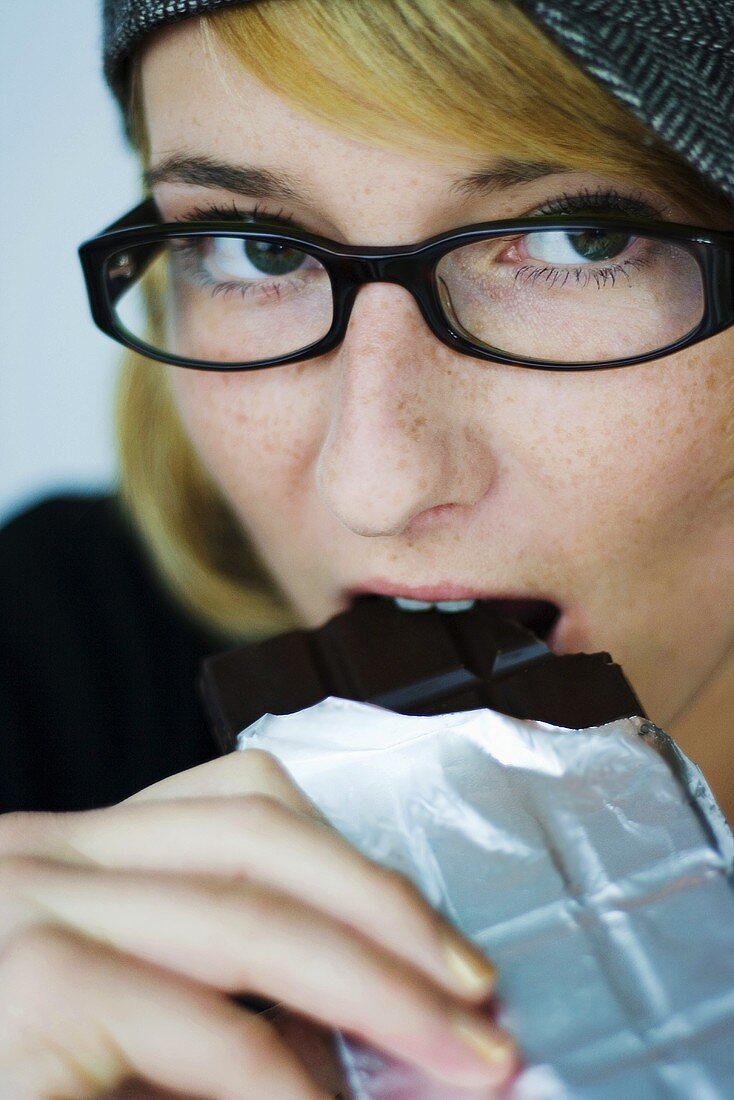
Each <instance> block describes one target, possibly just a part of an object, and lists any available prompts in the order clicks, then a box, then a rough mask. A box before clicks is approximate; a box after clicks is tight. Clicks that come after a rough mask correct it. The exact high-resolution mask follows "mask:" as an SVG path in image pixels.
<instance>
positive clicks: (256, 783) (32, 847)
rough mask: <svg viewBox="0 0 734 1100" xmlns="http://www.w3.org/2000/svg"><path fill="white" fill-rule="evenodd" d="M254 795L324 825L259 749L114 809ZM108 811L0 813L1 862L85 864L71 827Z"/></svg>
mask: <svg viewBox="0 0 734 1100" xmlns="http://www.w3.org/2000/svg"><path fill="white" fill-rule="evenodd" d="M258 794H262V795H269V796H271V797H273V798H276V799H278V801H280V802H282V803H283V805H285V806H289V807H290V808H291V809H293V810H294V811H296V812H297V813H301V814H305V815H306V816H308V817H312V818H313V819H314V820H317V821H321V822H326V819H325V818H324V816H323V814H322V813H321V811H320V810H319V808H318V806H316V805H315V803H313V802H312V801H311V799H310V798H308V796H307V795H306V794H305V793H304V792H303V791H302V790H301V789H300V787H298V786H297V784H296V783H295V782H294V781H293V779H292V778H291V776H290V775H289V774H288V772H287V771H286V769H285V768H284V767H283V765H282V764H281V763H280V761H278V760H276V758H275V757H274V756H272V755H271V754H270V753H267V752H262V751H261V750H260V749H251V750H249V751H248V752H232V753H229V754H228V755H227V756H220V757H218V758H217V759H216V760H209V761H207V762H206V763H205V764H199V765H197V766H196V767H194V768H189V769H188V770H187V771H184V772H179V773H177V774H176V775H171V776H169V777H168V778H167V779H162V780H161V781H160V782H159V783H154V784H153V785H152V786H150V787H145V788H144V789H143V790H142V791H138V792H137V794H134V795H132V796H131V797H130V798H126V799H125V800H124V801H122V802H120V803H118V804H117V805H118V806H121V807H122V806H124V807H128V806H130V805H137V804H139V803H148V802H171V801H177V800H188V799H194V798H213V797H216V798H226V797H235V796H238V795H242V796H247V795H258ZM113 809H116V807H105V808H104V809H102V810H84V811H76V812H67V813H43V812H41V813H7V814H2V815H0V857H2V856H4V855H38V856H49V857H51V858H54V859H69V860H71V861H72V862H80V863H84V862H88V857H86V856H85V855H84V854H83V853H81V852H79V851H77V850H76V849H75V848H74V845H73V840H72V838H71V835H70V831H71V827H73V825H74V824H75V823H76V822H77V820H81V821H83V820H84V819H86V818H87V817H88V816H89V817H90V820H92V818H91V815H95V814H96V815H100V814H108V813H110V811H111V810H113ZM93 820H95V821H96V820H97V818H94V819H93ZM327 824H328V823H327Z"/></svg>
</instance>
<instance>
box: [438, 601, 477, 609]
mask: <svg viewBox="0 0 734 1100" xmlns="http://www.w3.org/2000/svg"><path fill="white" fill-rule="evenodd" d="M476 602H477V601H476V600H441V601H440V602H438V603H437V604H436V610H437V611H452V612H453V611H468V610H469V608H470V607H474V604H475V603H476Z"/></svg>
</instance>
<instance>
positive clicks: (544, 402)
mask: <svg viewBox="0 0 734 1100" xmlns="http://www.w3.org/2000/svg"><path fill="white" fill-rule="evenodd" d="M222 60H224V59H222ZM143 72H144V101H145V107H146V115H147V122H148V129H149V134H150V139H151V144H152V165H153V167H156V166H158V165H160V164H161V163H162V162H163V161H164V160H167V159H168V158H170V157H171V156H173V155H176V154H180V155H186V156H197V157H208V158H211V159H213V160H217V161H222V162H227V163H229V164H231V165H235V166H237V167H240V168H244V167H245V166H248V167H255V168H258V169H261V170H265V171H268V172H271V173H274V174H276V175H288V176H289V177H293V178H294V179H295V180H297V181H298V182H297V184H296V185H294V189H295V190H296V192H297V194H296V196H295V197H294V198H290V199H289V200H288V201H283V202H277V203H276V202H274V201H270V200H262V199H261V200H259V208H260V210H261V211H262V212H264V213H266V214H278V213H280V212H281V210H283V209H284V210H285V212H286V213H287V214H289V215H291V216H292V217H293V218H294V219H295V220H296V221H297V222H298V223H299V225H301V226H302V227H303V228H305V229H307V230H310V231H312V232H314V233H317V234H321V235H323V236H326V237H330V238H332V239H334V240H336V241H341V242H347V243H350V244H370V245H391V244H403V243H412V242H415V241H419V240H422V239H424V238H426V237H429V236H432V235H434V234H437V233H440V232H443V231H445V230H449V229H451V228H454V227H457V226H461V225H467V224H470V223H472V222H481V221H488V220H492V219H498V218H507V217H512V216H516V215H517V216H527V215H528V214H531V213H532V212H533V211H534V210H535V209H536V208H537V207H538V206H540V205H542V204H543V203H544V202H546V201H547V200H548V199H551V198H554V197H555V196H556V195H557V194H559V193H561V192H563V191H565V192H567V193H569V194H572V193H575V192H576V191H582V190H583V189H584V188H585V187H587V188H593V189H596V187H597V186H598V185H599V184H603V183H605V182H606V183H609V182H613V181H608V180H606V181H605V180H604V179H603V178H602V177H599V176H597V175H594V174H583V173H578V172H574V173H572V174H563V175H559V176H555V177H554V176H549V177H547V178H543V179H538V180H535V181H534V182H532V183H525V184H522V185H517V186H515V187H511V188H506V189H502V190H497V191H495V192H494V193H493V194H489V195H485V196H483V197H482V196H478V195H475V196H473V197H470V196H469V195H468V193H462V191H461V190H460V189H458V188H456V187H452V184H453V183H454V182H455V180H456V179H457V177H458V176H460V175H462V174H466V173H467V172H468V171H469V167H468V166H467V164H462V163H460V162H459V161H457V163H456V165H455V168H448V167H446V166H445V165H443V166H441V165H437V164H435V163H432V162H429V161H424V160H419V159H416V158H414V157H413V156H404V155H400V154H397V153H393V152H385V151H380V150H378V149H376V148H374V147H372V146H370V145H368V144H361V143H359V142H356V141H353V140H350V139H347V138H345V137H343V136H340V135H339V134H338V133H335V132H332V131H330V130H328V129H325V128H323V127H321V126H320V125H317V124H315V123H314V122H312V121H309V120H308V119H307V118H306V117H304V116H302V115H301V114H299V113H298V112H297V111H295V110H294V109H293V108H291V107H289V106H287V105H286V104H285V103H284V102H283V101H282V100H280V99H279V98H278V97H277V96H276V95H274V94H273V93H272V92H270V91H268V90H266V89H265V88H264V87H263V86H262V85H261V84H259V83H258V82H257V81H256V80H255V79H254V78H253V77H251V76H250V75H248V74H247V73H246V72H244V71H243V70H242V69H241V68H239V67H237V66H236V65H235V64H234V63H226V77H227V79H226V83H225V82H224V81H223V79H222V75H221V69H220V68H218V67H216V66H215V65H214V64H213V63H212V62H211V61H210V60H207V59H206V57H205V55H204V52H203V51H202V48H201V39H200V37H199V34H198V29H197V27H196V22H195V21H194V20H191V21H187V22H186V23H184V24H182V25H180V26H178V27H175V28H173V29H171V30H168V31H166V32H164V33H163V34H161V35H160V36H158V37H157V38H155V39H154V40H153V41H152V44H151V45H150V47H149V48H148V50H147V52H146V56H145V61H144V70H143ZM487 109H488V110H491V106H490V105H488V108H487ZM487 163H488V166H491V164H492V157H491V156H490V157H488V158H487ZM474 167H475V166H474ZM617 189H618V190H620V189H621V190H623V189H624V188H620V185H619V184H617ZM628 190H630V189H628ZM154 194H155V197H156V199H157V202H158V204H159V207H160V208H161V212H162V214H163V216H164V219H165V220H166V221H170V220H173V219H176V218H184V217H186V216H187V215H190V216H193V215H192V214H191V212H192V211H193V210H194V209H195V208H196V207H206V206H208V205H210V204H212V203H217V204H219V205H222V204H224V205H231V204H232V202H233V201H234V202H236V204H237V205H238V206H239V207H241V209H242V210H244V211H249V210H252V208H253V207H254V205H255V201H256V199H257V196H255V195H249V196H247V195H239V194H238V195H235V194H233V193H232V192H230V191H227V190H225V189H222V188H220V187H210V186H203V185H201V184H200V183H199V184H191V183H184V182H181V181H180V180H176V179H170V180H169V181H167V182H166V181H162V182H159V183H158V184H156V186H155V189H154ZM644 195H645V192H643V197H644ZM651 197H652V198H653V200H654V201H656V202H657V203H659V204H662V205H663V206H667V211H668V216H670V217H671V218H672V219H673V220H682V221H686V220H688V219H687V217H686V213H685V211H681V210H680V209H679V208H677V207H675V206H672V205H670V204H668V203H666V199H665V196H661V195H654V194H653V195H652V196H651ZM161 369H164V368H161ZM170 371H171V374H170V379H171V384H172V387H173V392H174V395H175V399H176V402H177V405H178V407H179V409H180V412H181V415H182V418H183V421H184V424H185V426H186V428H187V430H188V432H189V434H190V437H191V439H192V441H193V443H194V445H195V447H196V449H197V451H198V453H199V455H200V456H201V458H202V460H203V462H204V464H205V465H206V467H207V468H208V470H209V471H210V472H211V474H212V475H213V477H214V479H215V481H216V482H217V484H218V485H219V486H220V487H221V490H222V492H223V494H224V495H225V497H226V498H227V499H228V501H229V502H230V504H231V506H232V508H233V509H234V511H235V513H236V514H237V516H238V517H239V519H240V521H241V523H242V525H243V526H244V528H245V529H246V530H247V532H248V533H249V535H250V537H251V539H252V541H253V542H254V544H255V546H256V548H257V549H258V550H259V552H260V554H261V555H262V557H263V559H264V561H265V562H266V563H267V566H268V567H269V569H270V570H271V572H272V574H273V576H274V577H275V579H276V580H277V582H278V583H279V585H280V587H281V588H282V590H283V591H284V592H285V593H286V595H287V596H288V597H289V598H290V600H291V601H292V603H293V605H294V606H295V608H296V609H297V611H298V612H300V614H301V616H302V618H303V620H304V621H305V622H306V623H307V624H308V625H312V626H315V625H318V624H320V623H322V622H323V621H325V620H326V619H327V618H329V617H330V616H331V615H333V614H335V613H336V612H337V611H339V610H342V609H344V608H345V607H346V606H348V605H349V602H350V600H351V599H352V598H353V596H354V593H355V590H360V591H372V592H388V593H390V594H399V593H403V594H405V595H407V596H410V595H414V596H420V595H425V596H426V597H427V598H428V597H430V596H433V597H434V598H436V599H440V598H451V597H456V598H459V597H461V596H463V595H466V594H472V595H476V596H484V597H486V598H491V597H495V598H496V597H504V598H509V597H527V598H538V599H540V598H545V599H547V600H551V601H553V602H554V603H555V604H557V605H558V606H559V607H560V609H561V618H560V620H559V622H558V625H557V627H556V628H555V631H554V634H553V636H552V646H553V648H554V649H555V650H556V651H557V652H569V651H571V652H573V651H579V650H585V651H587V652H593V651H597V650H607V651H609V652H610V653H611V654H612V655H613V657H614V659H615V660H617V661H618V662H619V663H620V664H621V665H622V667H623V668H624V670H625V672H626V674H627V676H628V678H629V679H630V680H631V682H632V683H633V685H634V686H635V688H636V690H637V692H638V694H639V696H640V698H641V701H642V703H643V705H644V707H645V708H646V710H647V712H648V713H649V714H650V716H651V717H652V718H653V719H654V720H656V721H657V722H659V723H661V724H666V725H668V724H670V723H671V721H672V720H673V718H674V716H675V715H676V714H677V713H678V712H679V711H680V710H681V708H683V707H684V706H685V705H686V704H687V703H688V702H689V701H690V699H691V698H692V697H693V696H694V694H695V693H696V692H697V691H698V690H699V688H700V687H701V685H702V684H703V683H704V682H705V681H706V680H707V679H708V678H709V677H710V676H711V675H712V673H713V672H714V671H715V670H716V669H717V667H718V666H720V665H721V663H722V662H723V661H724V660H725V659H726V658H727V657H728V655H729V654H730V653H731V652H732V650H733V649H734V608H733V606H732V600H731V598H730V593H731V592H732V591H734V553H733V552H732V551H733V549H734V546H733V543H734V538H733V533H734V523H733V520H734V493H733V492H732V490H731V489H729V490H727V489H726V488H725V487H723V485H722V482H723V479H724V478H725V476H726V474H727V473H728V472H729V471H730V470H731V469H732V468H733V467H734V439H732V438H731V437H730V436H729V435H728V426H729V423H730V420H731V417H732V407H733V405H734V387H733V386H732V380H733V377H734V332H732V331H731V330H730V331H729V332H726V333H723V334H721V335H719V336H717V337H715V338H713V339H711V340H709V341H707V342H705V343H703V344H699V345H697V346H696V347H693V348H690V349H688V350H686V351H683V352H681V353H679V354H677V355H673V356H670V357H668V358H665V359H662V360H660V361H658V362H650V363H645V364H640V365H637V366H633V367H631V368H623V369H616V370H615V369H613V370H609V371H597V372H593V371H588V372H583V371H582V372H570V373H565V374H564V373H560V372H548V371H533V370H523V369H519V368H512V367H507V366H502V365H499V364H493V363H489V362H483V361H480V360H475V359H472V358H468V357H466V356H462V355H459V354H457V353H455V352H453V351H452V350H451V349H450V348H448V347H446V346H444V345H443V344H442V343H440V342H439V340H438V339H437V338H436V337H435V336H434V335H433V334H432V333H431V332H430V330H429V329H428V327H427V325H426V323H425V321H424V320H423V318H422V317H421V314H420V313H419V310H418V306H417V304H416V303H415V301H414V300H413V299H412V298H411V296H410V295H409V294H408V292H407V291H405V290H404V289H402V288H401V287H398V286H396V285H393V284H385V283H373V284H370V285H367V286H365V287H363V288H362V290H361V291H360V293H359V295H358V297H357V300H356V303H355V305H354V310H353V313H352V317H351V321H350V324H349V329H348V332H347V335H346V338H345V340H344V342H343V343H342V345H341V346H340V347H338V348H337V349H336V350H334V351H332V352H329V353H328V354H326V355H323V356H322V357H320V358H317V359H312V360H309V361H308V362H305V363H303V364H302V365H299V364H296V365H288V366H284V367H277V368H274V369H269V370H263V371H258V372H253V373H236V372H235V373H211V372H203V371H194V370H187V369H180V368H170ZM422 590H427V591H425V592H424V591H422ZM732 701H733V702H734V684H732Z"/></svg>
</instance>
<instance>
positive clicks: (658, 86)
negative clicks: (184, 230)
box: [103, 0, 734, 198]
mask: <svg viewBox="0 0 734 1100" xmlns="http://www.w3.org/2000/svg"><path fill="white" fill-rule="evenodd" d="M103 2H104V69H105V76H106V77H107V81H108V83H109V85H110V87H111V88H112V90H113V92H114V93H115V95H116V96H117V97H118V99H119V100H120V102H122V101H123V98H124V94H125V85H126V63H127V60H128V58H129V57H130V54H131V53H132V52H133V51H134V50H135V48H136V46H137V45H138V43H139V42H140V41H141V39H142V38H144V37H145V36H146V35H147V34H149V33H150V32H151V31H153V30H156V29H157V28H158V27H163V26H166V25H167V24H170V23H176V22H178V21H179V20H181V19H186V18H187V17H188V16H192V15H200V14H202V13H204V12H212V11H216V10H217V9H220V8H225V7H231V6H232V5H234V4H243V3H247V2H249V0H103ZM488 2H489V0H488ZM516 3H517V4H518V6H519V7H521V8H522V9H523V10H524V11H525V12H526V13H527V14H528V15H529V16H530V17H531V18H532V19H533V21H534V22H535V23H536V24H537V25H538V26H539V27H540V28H541V29H542V30H544V31H545V32H546V33H547V34H548V35H549V36H550V37H551V38H553V39H554V40H555V42H557V43H558V45H559V46H561V47H562V48H563V49H564V50H565V51H566V52H567V53H569V54H570V55H571V57H572V58H573V59H574V60H575V61H576V63H577V64H578V65H579V66H580V67H581V68H582V69H584V70H585V71H586V72H587V73H588V74H589V75H590V76H592V77H594V78H595V79H596V80H597V81H598V82H599V83H600V84H602V85H604V87H606V88H607V89H608V90H609V91H610V92H611V93H612V95H613V96H614V97H615V98H616V99H618V100H619V101H620V102H621V103H622V104H623V105H624V106H625V107H626V108H627V109H628V110H629V111H630V112H631V113H632V114H633V115H635V116H636V117H637V118H638V119H640V120H641V121H642V122H643V123H645V124H646V125H647V126H649V127H650V128H651V129H652V130H654V131H655V133H657V134H658V135H659V136H660V137H661V138H662V139H663V141H665V142H666V143H667V144H668V145H669V146H671V148H672V149H674V150H675V151H676V152H677V153H678V154H679V155H680V156H681V157H682V158H683V159H684V160H685V161H687V162H688V163H689V164H690V165H692V166H693V168H695V169H696V170H697V171H698V172H700V173H701V175H702V176H704V178H705V179H707V180H708V181H709V182H710V183H712V184H714V185H715V186H717V187H719V188H721V189H722V190H723V191H724V192H725V193H726V194H727V195H729V196H730V197H731V198H734V0H516Z"/></svg>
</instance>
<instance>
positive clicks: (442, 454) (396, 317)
mask: <svg viewBox="0 0 734 1100" xmlns="http://www.w3.org/2000/svg"><path fill="white" fill-rule="evenodd" d="M332 355H333V356H334V362H333V364H332V367H333V379H334V381H333V385H332V387H331V390H330V401H331V405H330V409H329V417H328V423H327V425H326V428H325V434H324V438H323V443H322V445H321V448H320V452H319V455H318V459H317V462H316V481H317V486H318V491H319V493H320V495H321V497H322V499H323V501H324V502H325V504H326V505H327V507H328V508H329V509H330V510H331V512H332V513H333V514H334V515H335V516H336V517H337V518H338V519H339V520H340V521H341V523H343V524H344V525H345V526H346V527H348V528H349V529H350V530H351V531H353V532H355V533H356V534H359V535H365V536H372V537H374V536H380V535H382V536H385V535H398V534H401V533H409V532H410V529H411V527H412V526H416V525H417V523H418V520H419V517H421V516H423V515H424V514H427V513H429V512H430V511H431V510H433V509H437V508H440V507H445V506H447V505H448V506H450V505H454V506H456V505H464V506H467V505H472V504H474V503H476V501H478V500H479V499H481V498H482V497H483V496H484V495H485V493H486V492H487V491H488V490H489V488H490V486H491V484H492V481H493V477H494V471H495V467H496V462H495V459H494V455H493V453H492V448H491V445H490V442H489V434H490V433H489V432H488V431H487V430H486V426H485V425H482V423H481V421H480V419H479V416H480V412H481V407H480V408H479V409H478V408H477V401H476V397H477V387H478V385H479V386H481V384H482V383H481V380H480V379H479V377H478V374H476V373H474V374H472V372H482V374H484V375H486V374H487V373H488V372H487V371H486V369H485V368H486V367H487V366H488V364H485V363H480V362H477V363H472V361H471V359H467V358H466V357H465V356H459V355H456V354H455V353H453V352H451V350H450V349H449V348H446V347H445V346H444V345H443V344H442V343H441V342H440V341H439V340H438V339H437V338H436V337H435V336H434V335H433V333H432V332H431V331H430V329H429V328H428V326H427V325H426V323H425V321H424V319H423V317H422V316H421V314H420V311H419V309H418V306H417V303H416V302H415V301H414V299H413V298H412V296H411V295H410V294H409V292H408V291H407V290H405V289H404V288H402V287H399V286H396V285H394V284H387V283H370V284H367V285H366V286H363V287H362V288H361V289H360V291H359V294H358V295H357V299H356V301H355V303H354V308H353V310H352V315H351V318H350V321H349V326H348V329H347V333H346V336H345V338H344V341H343V342H342V344H341V345H340V347H339V348H337V349H336V351H334V352H333V353H332ZM459 360H463V363H460V362H459Z"/></svg>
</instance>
